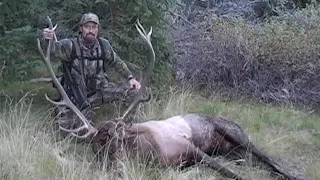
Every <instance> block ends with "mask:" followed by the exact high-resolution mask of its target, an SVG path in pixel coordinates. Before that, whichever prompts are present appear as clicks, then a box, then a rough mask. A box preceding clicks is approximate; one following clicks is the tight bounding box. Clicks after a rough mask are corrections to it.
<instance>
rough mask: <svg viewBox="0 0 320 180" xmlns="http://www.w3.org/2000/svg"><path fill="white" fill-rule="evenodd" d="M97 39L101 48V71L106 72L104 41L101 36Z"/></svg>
mask: <svg viewBox="0 0 320 180" xmlns="http://www.w3.org/2000/svg"><path fill="white" fill-rule="evenodd" d="M98 41H99V45H100V48H101V56H100V57H101V59H102V69H103V72H106V67H105V62H106V60H107V56H106V50H105V48H106V47H105V45H104V43H103V42H102V38H101V37H99V38H98Z"/></svg>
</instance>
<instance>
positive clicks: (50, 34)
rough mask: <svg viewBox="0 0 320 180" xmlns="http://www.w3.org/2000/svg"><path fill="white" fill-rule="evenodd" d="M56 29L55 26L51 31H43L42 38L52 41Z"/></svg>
mask: <svg viewBox="0 0 320 180" xmlns="http://www.w3.org/2000/svg"><path fill="white" fill-rule="evenodd" d="M56 28H57V25H55V26H54V27H53V28H52V29H50V28H45V29H43V32H42V35H43V38H44V39H46V40H51V39H53V38H54V35H55V32H54V31H55V30H56Z"/></svg>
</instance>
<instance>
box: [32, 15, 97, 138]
mask: <svg viewBox="0 0 320 180" xmlns="http://www.w3.org/2000/svg"><path fill="white" fill-rule="evenodd" d="M47 18H48V21H49V28H50V29H52V28H53V25H52V22H51V18H50V17H49V16H47ZM37 40H38V49H39V51H40V54H41V56H42V58H43V62H44V63H45V65H46V67H47V69H48V71H49V73H50V75H51V78H52V81H53V83H54V84H55V85H56V87H57V89H58V91H59V92H60V93H61V95H62V100H61V101H60V102H55V101H53V100H51V99H50V98H49V97H48V96H47V94H46V95H45V96H46V99H47V100H48V101H49V102H51V103H52V104H54V105H57V106H60V105H65V106H67V107H69V108H70V109H71V110H72V111H73V112H74V113H75V114H76V115H77V116H78V117H79V119H80V120H81V121H82V122H83V126H81V127H79V128H77V129H66V128H63V127H61V126H59V128H60V129H61V130H63V131H66V132H70V133H71V134H72V135H73V136H75V137H78V138H87V137H88V136H89V135H92V134H93V135H95V134H96V133H97V132H98V131H97V129H96V128H94V127H93V126H92V125H91V124H90V122H89V121H88V120H87V118H86V117H85V116H84V115H83V114H82V113H81V111H80V110H79V109H78V108H77V107H76V106H75V105H74V104H73V103H72V101H71V100H70V98H69V97H68V95H67V93H66V92H65V90H64V89H63V87H62V85H61V84H60V82H59V80H58V79H57V77H56V75H55V73H54V71H53V68H52V66H51V63H50V53H51V46H52V39H51V40H49V44H48V48H47V53H46V55H44V52H43V50H42V48H41V43H40V40H39V39H37ZM84 129H85V130H87V133H85V134H84V135H81V136H79V135H78V133H79V132H80V131H81V130H84Z"/></svg>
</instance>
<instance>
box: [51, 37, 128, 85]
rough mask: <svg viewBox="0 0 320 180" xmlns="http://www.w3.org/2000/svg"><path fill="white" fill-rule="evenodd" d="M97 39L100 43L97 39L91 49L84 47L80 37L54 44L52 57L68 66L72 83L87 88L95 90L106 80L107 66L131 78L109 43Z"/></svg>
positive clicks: (105, 40) (125, 66) (103, 39)
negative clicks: (83, 85)
mask: <svg viewBox="0 0 320 180" xmlns="http://www.w3.org/2000/svg"><path fill="white" fill-rule="evenodd" d="M99 39H100V42H99V40H98V39H97V42H96V43H95V44H94V45H93V47H87V46H85V45H84V44H83V39H82V38H81V37H79V38H72V39H62V40H60V41H57V42H55V45H54V55H55V57H57V58H59V59H61V60H63V61H65V62H66V64H68V65H69V67H68V68H69V70H70V72H71V76H72V78H73V81H74V83H76V84H81V83H84V84H85V85H86V86H87V88H96V87H94V86H96V85H99V84H100V83H104V82H106V80H108V79H107V76H106V74H105V73H106V72H105V69H106V67H107V66H109V67H114V68H115V69H116V70H117V71H118V72H119V73H121V74H122V75H123V76H124V78H126V79H127V78H129V77H132V73H131V71H130V70H129V69H128V67H127V65H126V64H125V63H124V62H123V60H121V58H120V57H119V56H118V55H117V54H116V53H115V52H114V50H113V49H112V47H111V45H110V43H109V41H108V40H107V39H105V38H99ZM100 43H102V45H100ZM73 46H75V47H73ZM102 48H104V49H103V50H102ZM72 51H76V52H72ZM103 52H104V53H103Z"/></svg>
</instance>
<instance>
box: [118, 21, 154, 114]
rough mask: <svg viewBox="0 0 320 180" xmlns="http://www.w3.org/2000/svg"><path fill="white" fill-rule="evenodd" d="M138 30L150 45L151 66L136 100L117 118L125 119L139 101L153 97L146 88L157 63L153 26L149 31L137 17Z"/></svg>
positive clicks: (145, 100)
mask: <svg viewBox="0 0 320 180" xmlns="http://www.w3.org/2000/svg"><path fill="white" fill-rule="evenodd" d="M135 26H136V29H137V31H138V32H139V34H140V36H141V37H142V38H143V39H144V40H145V41H146V42H147V44H148V47H149V50H150V51H149V53H150V54H149V56H150V57H149V58H150V63H149V66H148V67H147V69H146V71H145V73H146V76H145V78H143V79H142V81H141V86H142V87H141V89H140V90H139V92H138V95H137V96H136V97H135V99H134V101H133V102H132V103H131V104H130V106H129V107H128V109H127V110H126V111H125V113H124V114H123V115H122V116H121V117H120V118H118V119H117V120H125V119H126V117H127V116H128V115H129V113H130V112H131V111H132V109H133V108H135V107H136V106H137V105H138V104H139V103H141V102H147V101H149V100H150V99H151V92H150V91H149V92H148V91H147V90H146V88H147V87H146V85H147V84H148V82H149V80H150V77H151V74H152V70H153V68H154V63H155V52H154V49H153V46H152V43H151V34H152V27H151V28H150V31H149V32H148V33H147V32H146V30H145V29H144V27H143V26H142V25H141V23H140V21H139V19H137V23H136V24H135ZM144 91H147V92H148V96H147V97H143V95H142V94H143V92H144Z"/></svg>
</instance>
